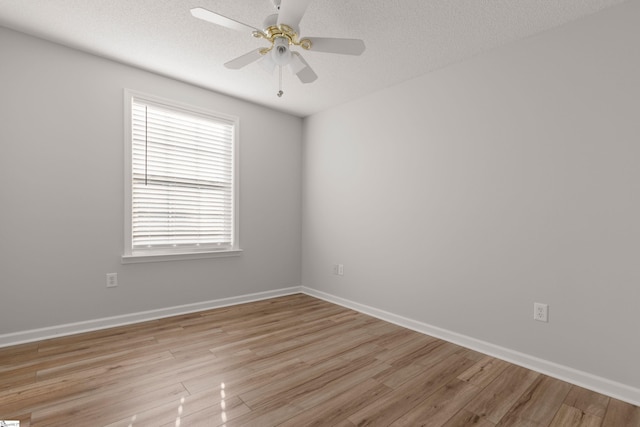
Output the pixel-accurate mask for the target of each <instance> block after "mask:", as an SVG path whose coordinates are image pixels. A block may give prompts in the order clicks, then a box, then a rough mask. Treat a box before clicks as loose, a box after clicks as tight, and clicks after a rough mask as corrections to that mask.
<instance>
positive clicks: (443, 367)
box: [349, 356, 472, 426]
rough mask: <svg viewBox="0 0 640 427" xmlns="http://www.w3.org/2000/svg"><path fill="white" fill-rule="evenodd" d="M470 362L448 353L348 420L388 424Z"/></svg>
mask: <svg viewBox="0 0 640 427" xmlns="http://www.w3.org/2000/svg"><path fill="white" fill-rule="evenodd" d="M471 364H472V362H471V361H470V360H468V359H464V358H462V357H460V356H452V357H451V358H450V359H448V360H444V361H442V362H440V363H439V364H437V365H435V366H433V367H432V368H431V369H428V370H425V371H423V372H422V373H421V374H419V375H417V376H416V377H414V378H413V379H411V380H409V381H407V382H405V383H404V384H402V385H401V386H400V387H398V388H397V389H395V390H394V391H393V393H391V394H387V395H385V396H383V397H382V398H380V399H378V400H376V401H375V402H372V403H371V404H370V405H368V406H367V407H365V408H363V409H362V410H360V411H358V412H357V413H355V414H354V415H352V416H350V417H349V421H351V422H352V423H354V424H355V425H357V426H369V425H371V426H383V425H385V426H386V425H389V424H391V423H392V422H394V421H395V420H397V419H398V418H400V417H402V416H403V415H404V414H406V413H407V412H409V411H410V410H411V409H413V408H414V407H416V406H417V405H418V404H419V403H420V402H422V401H423V400H424V399H426V398H428V397H429V396H431V395H432V394H433V393H435V392H436V391H437V390H438V389H439V388H440V387H442V386H444V385H445V384H447V383H448V382H449V381H451V380H452V379H453V378H455V377H456V376H458V375H459V374H460V373H461V372H463V371H465V370H466V369H468V368H469V366H470V365H471Z"/></svg>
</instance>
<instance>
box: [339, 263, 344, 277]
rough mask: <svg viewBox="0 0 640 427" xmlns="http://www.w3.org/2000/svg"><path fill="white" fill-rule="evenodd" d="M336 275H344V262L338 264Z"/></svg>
mask: <svg viewBox="0 0 640 427" xmlns="http://www.w3.org/2000/svg"><path fill="white" fill-rule="evenodd" d="M338 276H344V264H338Z"/></svg>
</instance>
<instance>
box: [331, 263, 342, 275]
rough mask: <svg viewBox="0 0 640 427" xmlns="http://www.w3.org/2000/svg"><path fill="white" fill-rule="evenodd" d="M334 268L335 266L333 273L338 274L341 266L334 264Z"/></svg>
mask: <svg viewBox="0 0 640 427" xmlns="http://www.w3.org/2000/svg"><path fill="white" fill-rule="evenodd" d="M332 268H333V270H332V271H333V274H335V275H336V276H337V275H338V271H339V268H340V267H338V264H333V266H332Z"/></svg>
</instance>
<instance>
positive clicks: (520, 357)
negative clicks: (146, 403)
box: [0, 286, 640, 406]
mask: <svg viewBox="0 0 640 427" xmlns="http://www.w3.org/2000/svg"><path fill="white" fill-rule="evenodd" d="M296 293H304V294H307V295H310V296H313V297H316V298H319V299H322V300H325V301H328V302H331V303H334V304H337V305H341V306H343V307H347V308H350V309H352V310H356V311H358V312H361V313H364V314H367V315H369V316H373V317H376V318H378V319H381V320H384V321H387V322H390V323H394V324H396V325H398V326H402V327H404V328H408V329H411V330H414V331H416V332H420V333H423V334H426V335H430V336H433V337H436V338H440V339H443V340H445V341H448V342H451V343H454V344H458V345H461V346H463V347H466V348H470V349H472V350H476V351H479V352H481V353H484V354H487V355H489V356H493V357H497V358H498V359H502V360H506V361H507V362H511V363H514V364H516V365H519V366H523V367H525V368H528V369H531V370H534V371H536V372H540V373H543V374H545V375H549V376H551V377H554V378H557V379H559V380H562V381H566V382H568V383H571V384H575V385H577V386H580V387H584V388H586V389H589V390H593V391H595V392H598V393H601V394H604V395H607V396H610V397H613V398H615V399H619V400H622V401H625V402H628V403H631V404H632V405H636V406H640V389H637V388H635V387H631V386H628V385H626V384H622V383H619V382H616V381H612V380H609V379H606V378H602V377H599V376H596V375H592V374H590V373H588V372H583V371H579V370H577V369H573V368H570V367H567V366H563V365H559V364H557V363H553V362H550V361H547V360H543V359H539V358H537V357H534V356H530V355H528V354H524V353H520V352H518V351H515V350H511V349H508V348H505V347H501V346H498V345H495V344H491V343H488V342H485V341H481V340H478V339H475V338H472V337H468V336H466V335H462V334H458V333H456V332H452V331H448V330H446V329H442V328H438V327H436V326H432V325H428V324H426V323H423V322H419V321H416V320H413V319H409V318H406V317H403V316H399V315H397V314H393V313H389V312H387V311H384V310H380V309H377V308H374V307H370V306H367V305H364V304H360V303H357V302H354V301H350V300H347V299H344V298H340V297H337V296H335V295H331V294H327V293H325V292H322V291H318V290H315V289H312V288H307V287H302V286H294V287H291V288H284V289H277V290H273V291H266V292H258V293H253V294H247V295H240V296H236V297H230V298H221V299H217V300H211V301H205V302H198V303H194V304H185V305H179V306H174V307H167V308H161V309H157V310H150V311H143V312H139V313H131V314H125V315H121V316H113V317H105V318H101V319H94V320H88V321H84V322H77V323H68V324H64V325H58V326H50V327H46V328H40V329H33V330H29V331H23V332H15V333H10V334H4V335H0V348H2V347H8V346H11V345H16V344H24V343H28V342H33V341H40V340H45V339H49V338H55V337H60V336H66V335H73V334H78V333H82V332H91V331H96V330H100V329H107V328H113V327H116V326H123V325H130V324H133V323H139V322H146V321H149V320H156V319H161V318H165V317H171V316H177V315H181V314H187V313H194V312H198V311H204V310H211V309H214V308H222V307H228V306H232V305H237V304H244V303H248V302H254V301H261V300H265V299H269V298H276V297H280V296H285V295H292V294H296Z"/></svg>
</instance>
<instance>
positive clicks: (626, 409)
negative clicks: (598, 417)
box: [602, 399, 640, 427]
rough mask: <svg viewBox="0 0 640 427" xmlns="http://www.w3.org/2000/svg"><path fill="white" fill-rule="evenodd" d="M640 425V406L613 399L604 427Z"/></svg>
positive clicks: (635, 426)
mask: <svg viewBox="0 0 640 427" xmlns="http://www.w3.org/2000/svg"><path fill="white" fill-rule="evenodd" d="M619 426H625V427H626V426H633V427H637V426H640V407H638V406H634V405H630V404H629V403H626V402H622V401H620V400H616V399H611V401H610V402H609V406H608V407H607V413H606V415H605V417H604V420H603V421H602V427H619Z"/></svg>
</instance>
